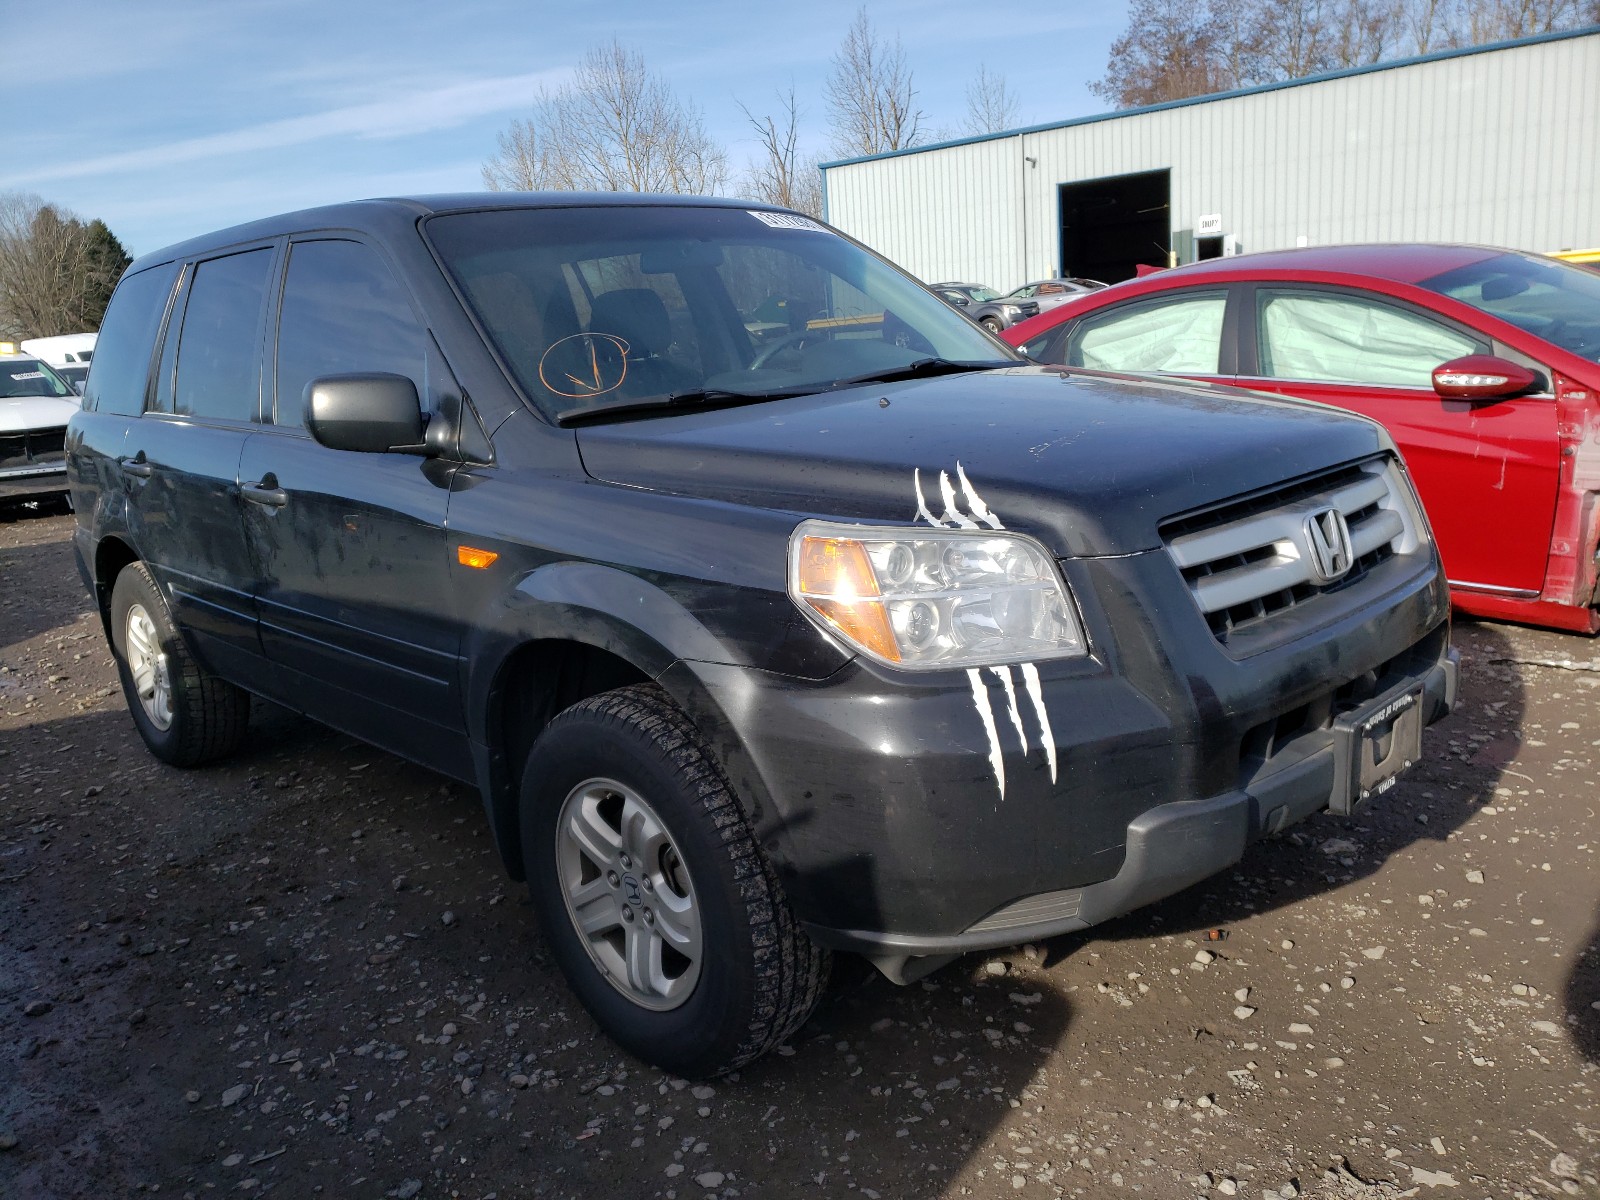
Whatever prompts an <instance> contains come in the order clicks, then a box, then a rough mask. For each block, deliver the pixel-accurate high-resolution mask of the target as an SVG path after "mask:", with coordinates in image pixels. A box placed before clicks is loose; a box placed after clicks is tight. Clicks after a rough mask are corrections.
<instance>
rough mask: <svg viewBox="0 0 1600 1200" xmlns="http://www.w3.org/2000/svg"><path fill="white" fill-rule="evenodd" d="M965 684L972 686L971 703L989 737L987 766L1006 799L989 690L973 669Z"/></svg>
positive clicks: (1003, 762)
mask: <svg viewBox="0 0 1600 1200" xmlns="http://www.w3.org/2000/svg"><path fill="white" fill-rule="evenodd" d="M967 682H968V683H970V684H971V685H972V703H973V704H974V705H975V706H976V707H977V710H978V719H979V720H980V721H982V722H983V732H984V733H986V734H987V735H988V737H989V765H990V766H991V767H993V768H994V779H995V782H996V783H998V784H999V785H1000V799H1002V800H1004V799H1005V798H1006V760H1005V758H1004V756H1003V755H1002V754H1001V753H1000V731H999V730H998V729H996V728H995V724H994V709H993V708H991V707H990V705H989V688H988V686H987V685H986V684H985V683H984V682H983V676H982V674H981V673H980V672H979V671H978V670H977V668H975V667H969V668H968V669H967Z"/></svg>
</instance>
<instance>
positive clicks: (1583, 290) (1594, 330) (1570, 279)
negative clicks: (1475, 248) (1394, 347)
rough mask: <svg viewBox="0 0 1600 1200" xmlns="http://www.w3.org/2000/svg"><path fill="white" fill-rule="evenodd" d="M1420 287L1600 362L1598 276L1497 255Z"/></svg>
mask: <svg viewBox="0 0 1600 1200" xmlns="http://www.w3.org/2000/svg"><path fill="white" fill-rule="evenodd" d="M1422 286H1423V287H1425V288H1428V289H1429V290H1430V291H1435V292H1439V293H1440V294H1441V295H1445V296H1449V297H1450V298H1451V299H1452V300H1459V301H1461V302H1462V303H1463V304H1470V305H1471V306H1472V307H1473V308H1477V309H1482V310H1483V311H1484V312H1486V313H1489V314H1490V315H1491V316H1496V317H1499V318H1500V319H1501V320H1502V321H1505V322H1507V323H1508V324H1511V325H1515V326H1516V327H1517V328H1518V329H1525V330H1527V331H1528V332H1529V333H1531V334H1533V335H1534V336H1535V337H1540V338H1543V339H1544V340H1545V341H1547V342H1550V343H1552V344H1553V345H1556V346H1560V347H1561V348H1562V349H1563V350H1566V351H1568V352H1570V353H1572V354H1576V355H1578V356H1579V357H1580V358H1587V359H1589V360H1590V361H1591V362H1600V275H1595V274H1592V273H1591V272H1588V271H1583V270H1580V269H1579V268H1577V267H1574V266H1569V265H1568V264H1567V263H1562V262H1556V261H1554V260H1552V259H1548V258H1535V257H1533V256H1531V255H1524V254H1497V255H1495V256H1494V257H1493V258H1486V259H1484V260H1483V261H1482V262H1475V263H1469V264H1468V265H1467V266H1464V267H1457V268H1456V269H1455V270H1453V271H1447V272H1445V273H1444V274H1443V275H1435V276H1434V277H1433V278H1432V279H1425V280H1423V281H1422Z"/></svg>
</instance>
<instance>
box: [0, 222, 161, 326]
mask: <svg viewBox="0 0 1600 1200" xmlns="http://www.w3.org/2000/svg"><path fill="white" fill-rule="evenodd" d="M128 261H129V260H128V255H127V252H126V251H124V250H123V248H122V243H120V242H119V241H117V239H116V237H115V236H113V234H112V233H111V231H110V230H109V229H107V228H106V226H105V223H104V222H103V221H98V220H96V221H90V222H87V223H85V222H84V221H83V220H81V219H80V218H78V217H77V216H74V215H73V214H72V213H70V212H65V211H63V210H62V209H59V208H56V207H55V206H54V205H50V204H46V203H45V202H44V201H43V200H41V199H40V198H39V197H38V196H35V195H32V194H30V193H25V192H6V193H4V194H0V335H3V336H5V337H7V338H25V337H47V336H49V335H51V334H56V333H89V332H93V331H94V330H96V329H98V328H99V327H100V318H101V317H102V316H103V315H104V314H105V310H106V302H107V301H108V300H110V298H111V290H112V288H114V287H115V286H116V283H117V279H118V277H119V276H121V274H122V272H123V270H124V269H125V268H126V267H127V265H128Z"/></svg>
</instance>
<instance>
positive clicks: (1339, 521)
mask: <svg viewBox="0 0 1600 1200" xmlns="http://www.w3.org/2000/svg"><path fill="white" fill-rule="evenodd" d="M1305 535H1306V549H1307V550H1309V551H1310V552H1311V553H1310V558H1309V562H1310V565H1311V577H1312V579H1313V581H1314V582H1316V583H1332V582H1333V581H1334V580H1336V579H1343V578H1344V577H1345V575H1347V574H1349V571H1350V566H1351V564H1352V562H1353V561H1354V559H1355V554H1354V553H1353V552H1352V550H1351V549H1350V526H1349V525H1347V524H1346V523H1345V519H1344V514H1343V513H1342V512H1340V511H1339V510H1338V509H1337V508H1319V509H1317V510H1316V511H1315V512H1313V513H1311V514H1310V515H1309V516H1307V517H1306V522H1305Z"/></svg>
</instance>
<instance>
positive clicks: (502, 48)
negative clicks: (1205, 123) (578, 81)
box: [0, 0, 1127, 254]
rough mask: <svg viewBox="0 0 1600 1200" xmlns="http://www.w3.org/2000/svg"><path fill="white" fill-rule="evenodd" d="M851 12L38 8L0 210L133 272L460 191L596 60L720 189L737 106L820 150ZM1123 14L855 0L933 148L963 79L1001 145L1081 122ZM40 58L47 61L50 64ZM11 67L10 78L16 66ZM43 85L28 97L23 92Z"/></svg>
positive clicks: (19, 42)
mask: <svg viewBox="0 0 1600 1200" xmlns="http://www.w3.org/2000/svg"><path fill="white" fill-rule="evenodd" d="M857 7H858V5H857V0H805V2H803V3H786V4H771V3H766V4H762V3H752V2H751V0H745V2H743V3H739V2H735V0H684V2H680V3H673V2H671V0H657V2H656V3H645V2H638V0H610V2H608V3H606V4H603V5H601V4H595V3H588V2H585V0H568V2H567V3H562V4H555V3H550V2H548V0H523V2H522V3H513V2H511V0H456V2H454V3H451V4H439V3H437V2H436V0H435V2H433V3H427V4H423V3H415V2H414V0H385V2H382V3H378V2H373V0H348V2H341V0H190V2H187V3H185V2H180V0H139V2H137V3H135V2H133V0H121V2H113V0H60V2H56V3H42V2H40V0H34V2H32V3H26V2H23V3H17V4H13V5H8V6H7V10H8V11H7V18H6V40H7V42H8V44H10V45H11V46H13V47H18V46H27V47H31V48H32V51H33V52H31V53H29V54H27V55H13V56H12V57H13V62H12V66H11V67H10V68H8V69H7V70H6V72H5V73H4V76H3V77H0V113H3V114H4V117H3V118H0V151H3V153H0V191H12V190H17V191H26V192H34V193H37V194H38V195H40V196H42V197H43V198H44V199H45V200H47V201H51V202H54V203H57V204H60V205H62V206H64V207H67V208H70V209H72V210H74V211H75V212H77V213H78V214H79V215H81V216H83V217H86V218H90V217H99V218H101V219H102V220H104V221H105V222H106V223H107V224H108V225H110V226H111V229H112V231H113V232H114V233H116V234H117V236H118V237H120V238H121V239H122V241H123V243H124V244H125V245H126V246H128V247H129V249H130V250H132V251H133V252H134V253H136V254H137V253H143V252H145V251H149V250H154V249H157V248H158V247H160V246H163V245H165V244H167V243H169V242H173V241H177V240H180V239H182V238H185V237H189V236H191V235H194V234H198V233H203V232H205V231H207V230H210V229H215V228H219V227H221V226H225V225H231V224H234V223H236V222H239V221H245V220H249V219H251V218H253V217H259V216H266V215H269V214H271V213H275V212H282V211H286V210H288V209H294V208H301V207H305V206H308V205H313V204H322V203H328V202H332V201H338V200H349V199H355V198H358V197H364V196H380V195H396V194H401V193H421V192H437V191H462V190H476V189H478V188H479V187H481V186H482V184H481V179H480V175H479V171H480V168H481V167H482V165H483V162H484V161H485V159H487V158H488V157H489V156H490V155H492V154H493V153H494V151H495V142H496V137H497V135H498V134H499V133H500V132H501V131H502V130H503V129H505V128H506V126H507V125H508V124H509V123H510V121H511V120H512V118H514V117H517V116H519V115H522V114H524V113H525V112H526V111H527V110H528V108H529V106H530V105H531V103H532V101H533V98H534V96H535V94H536V93H537V91H538V89H539V87H540V86H541V85H542V84H548V85H552V86H554V85H559V84H560V83H561V82H562V81H563V80H564V79H565V78H566V77H567V75H568V73H569V72H570V70H571V68H572V66H573V65H574V63H575V62H576V61H577V59H578V58H579V57H580V56H581V55H582V54H583V52H584V51H585V50H586V49H588V48H589V47H590V46H593V45H595V44H597V43H601V42H604V41H607V40H608V39H610V38H611V37H613V36H615V37H617V38H618V39H620V40H621V41H622V42H623V43H624V44H625V45H627V46H629V47H630V48H633V49H637V50H639V51H640V52H641V53H643V55H644V56H645V62H646V65H647V66H648V67H649V68H650V69H651V70H652V71H654V72H656V73H658V74H660V75H662V76H664V77H665V78H666V79H667V80H668V81H669V82H670V83H671V84H672V85H673V86H674V88H675V89H676V90H677V91H678V94H679V95H680V96H681V97H683V98H685V99H688V100H690V101H692V102H693V103H694V104H695V105H697V106H698V107H699V109H700V110H701V112H702V114H703V115H704V118H705V121H706V125H707V128H708V129H709V130H710V132H711V133H712V134H713V136H715V137H716V138H717V139H718V140H719V141H721V142H722V143H723V144H724V145H726V146H727V147H728V151H729V159H730V162H731V163H732V164H733V165H734V167H735V168H736V169H737V168H738V167H739V166H741V165H742V164H743V163H744V162H745V161H746V160H747V159H748V158H749V157H750V156H751V155H752V154H753V152H754V150H755V143H754V141H753V139H752V137H751V135H750V131H749V128H748V126H747V125H746V124H745V121H744V117H743V114H742V113H741V112H740V110H739V103H740V102H743V103H744V104H745V105H746V106H748V107H749V108H750V110H751V111H752V112H755V113H758V114H759V113H761V112H763V111H766V110H769V109H770V110H773V111H776V101H775V99H774V93H775V91H776V90H777V89H780V88H786V87H787V86H788V84H789V82H790V81H791V80H793V82H794V85H795V88H796V92H797V95H798V97H799V99H800V103H801V106H802V110H803V112H802V121H803V130H802V132H803V135H804V139H805V142H806V143H807V146H808V148H809V149H812V150H817V151H823V150H825V149H826V147H827V140H828V133H827V114H826V110H825V107H824V103H823V98H822V86H823V80H824V78H825V77H826V75H827V72H828V68H829V59H830V57H831V56H832V54H833V53H834V51H835V50H836V49H837V47H838V44H839V41H840V39H841V38H842V37H843V36H844V33H845V30H846V29H847V28H848V26H849V24H850V22H851V21H852V20H853V18H854V16H855V12H856V9H857ZM1126 9H1127V3H1126V0H1101V2H1095V0H1056V3H1055V4H1054V5H1034V6H1029V7H1018V6H1001V7H998V8H997V7H994V6H989V7H987V8H985V7H982V6H979V5H977V4H974V3H961V2H958V0H869V3H868V4H867V10H868V13H869V15H870V17H871V19H872V21H873V23H874V25H875V26H876V27H877V29H878V31H879V32H880V33H882V34H885V35H893V34H896V33H897V34H898V35H899V36H900V39H901V41H902V43H903V45H904V47H905V51H906V55H907V59H908V61H909V63H910V65H911V67H912V70H913V72H914V76H915V84H916V87H917V90H918V94H919V96H918V99H919V103H920V105H921V107H922V108H923V109H924V110H925V111H926V112H927V115H928V125H929V127H931V128H934V129H954V128H955V127H956V126H957V125H958V124H959V122H960V121H961V119H962V117H963V115H964V113H965V109H966V99H965V89H966V85H967V83H968V82H969V80H970V79H971V77H972V75H973V74H974V73H975V72H976V71H977V69H978V65H979V63H980V62H982V63H986V64H987V65H988V67H989V69H990V70H991V71H998V72H1000V73H1002V74H1004V75H1005V76H1006V79H1007V82H1008V84H1009V86H1010V89H1011V91H1012V92H1013V93H1014V94H1015V95H1016V96H1017V97H1018V98H1019V100H1020V101H1021V106H1020V109H1019V113H1018V115H1019V118H1020V123H1021V124H1033V123H1039V122H1045V121H1053V120H1058V119H1064V118H1067V117H1073V116H1080V115H1084V114H1087V113H1092V112H1099V111H1102V110H1103V109H1104V107H1105V106H1104V105H1103V104H1101V103H1100V102H1099V101H1098V100H1096V99H1095V98H1094V97H1093V96H1091V95H1090V94H1089V92H1088V90H1087V87H1086V84H1087V83H1088V81H1090V80H1092V79H1095V78H1097V77H1099V76H1100V75H1101V74H1103V73H1104V71H1105V65H1106V56H1107V53H1108V51H1109V48H1110V45H1111V42H1112V40H1113V39H1114V38H1115V37H1116V36H1117V34H1118V33H1119V32H1120V31H1121V29H1122V26H1123V23H1124V21H1125V16H1126ZM52 48H53V51H54V52H53V53H51V52H50V51H51V50H52ZM24 63H26V64H30V67H29V68H28V69H24V67H23V64H24ZM47 67H48V68H49V71H48V73H46V68H47Z"/></svg>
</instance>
